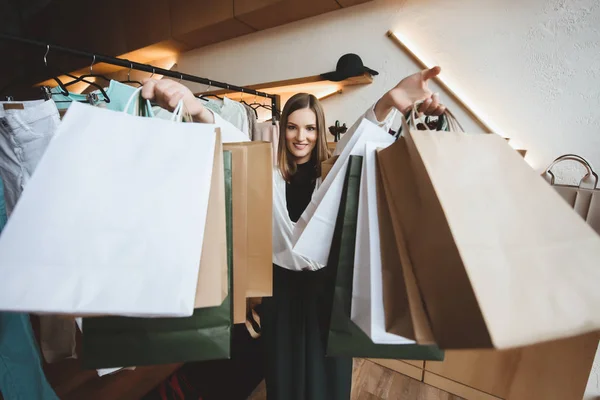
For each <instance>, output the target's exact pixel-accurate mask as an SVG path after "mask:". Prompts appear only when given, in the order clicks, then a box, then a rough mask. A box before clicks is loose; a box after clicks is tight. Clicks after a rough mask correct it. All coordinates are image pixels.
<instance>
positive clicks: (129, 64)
mask: <svg viewBox="0 0 600 400" xmlns="http://www.w3.org/2000/svg"><path fill="white" fill-rule="evenodd" d="M0 40H8V41H12V42H17V43H21V44H26V45H30V46H36V47H41V48H45V49H46V55H48V52H50V51H53V52H60V53H65V54H70V55H73V56H76V57H81V58H89V59H90V61H91V62H92V63H94V62H99V63H100V62H103V63H106V64H111V65H117V66H121V67H125V68H130V69H131V70H136V71H144V72H149V73H152V74H159V75H163V76H168V77H170V78H175V79H179V80H184V81H188V82H195V83H201V84H203V85H208V86H209V87H218V88H221V89H227V90H233V91H236V92H242V93H245V94H251V95H255V96H260V97H266V98H269V99H271V113H272V117H273V121H276V120H277V96H276V95H274V94H268V93H265V92H259V91H257V90H254V89H250V88H245V87H242V86H236V85H232V84H229V83H225V82H219V81H213V80H211V79H207V78H201V77H199V76H194V75H190V74H185V73H182V72H177V71H171V70H168V69H164V68H159V67H155V66H153V65H149V64H141V63H138V62H135V61H129V60H126V59H123V58H117V57H111V56H105V55H102V54H95V53H90V52H88V51H82V50H76V49H70V48H68V47H63V46H58V45H54V44H48V43H44V42H40V41H37V40H32V39H27V38H23V37H19V36H14V35H9V34H6V33H0Z"/></svg>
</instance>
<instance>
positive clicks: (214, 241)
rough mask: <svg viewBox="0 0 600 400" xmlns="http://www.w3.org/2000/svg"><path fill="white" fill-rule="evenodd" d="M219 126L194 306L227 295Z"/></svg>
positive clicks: (213, 303) (214, 303)
mask: <svg viewBox="0 0 600 400" xmlns="http://www.w3.org/2000/svg"><path fill="white" fill-rule="evenodd" d="M220 134H221V132H220V130H219V129H218V128H217V142H216V145H215V151H214V162H213V166H212V170H213V176H212V179H211V182H210V194H209V198H208V207H207V214H206V226H205V228H204V242H203V243H202V258H201V259H200V271H199V273H198V284H197V286H196V300H195V303H194V308H204V307H215V306H218V305H220V304H221V303H222V302H223V300H224V299H225V296H227V291H228V282H227V225H226V220H225V191H224V187H223V180H224V175H223V155H222V154H223V146H222V145H221V142H220V140H219V139H220Z"/></svg>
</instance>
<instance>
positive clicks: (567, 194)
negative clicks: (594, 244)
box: [544, 154, 600, 234]
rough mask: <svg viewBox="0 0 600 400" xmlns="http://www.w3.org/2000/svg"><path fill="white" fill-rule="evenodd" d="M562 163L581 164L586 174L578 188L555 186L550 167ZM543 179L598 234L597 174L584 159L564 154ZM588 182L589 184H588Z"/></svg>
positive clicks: (599, 232) (599, 213)
mask: <svg viewBox="0 0 600 400" xmlns="http://www.w3.org/2000/svg"><path fill="white" fill-rule="evenodd" d="M563 161H575V162H578V163H580V164H582V165H583V166H584V167H585V169H586V170H587V173H586V174H585V176H584V177H583V178H582V179H581V181H580V182H579V185H578V186H572V185H561V184H556V183H555V182H554V181H555V177H554V174H553V173H552V167H554V166H556V165H557V164H559V163H561V162H563ZM544 177H545V178H546V180H547V181H548V182H550V184H551V185H552V186H553V187H554V189H555V190H556V191H557V192H558V194H560V195H561V196H562V198H563V199H565V201H566V202H567V203H569V205H570V206H571V207H573V209H574V210H575V212H577V214H579V215H580V216H581V218H583V219H584V220H585V221H586V222H587V223H588V225H590V226H591V227H592V228H593V229H594V230H595V231H596V232H597V233H598V234H600V189H598V188H597V186H598V174H597V173H596V172H595V171H594V168H593V167H592V165H591V164H590V163H589V161H587V160H586V159H585V158H583V157H581V156H578V155H575V154H565V155H562V156H560V157H558V158H557V159H556V160H554V161H553V162H552V164H550V166H548V168H546V171H545V172H544ZM588 181H589V182H590V183H588Z"/></svg>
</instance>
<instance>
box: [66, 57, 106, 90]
mask: <svg viewBox="0 0 600 400" xmlns="http://www.w3.org/2000/svg"><path fill="white" fill-rule="evenodd" d="M93 57H94V58H93V60H92V64H91V65H90V73H89V74H84V75H80V76H78V77H76V78H75V79H73V80H72V81H70V82H67V83H66V84H65V86H70V85H73V84H75V83H77V82H81V81H83V82H86V83H88V81H87V80H85V78H100V79H104V80H105V81H106V82H110V79H109V78H107V77H106V76H104V75H100V74H95V73H94V64H95V63H96V55H95V54H94V56H93Z"/></svg>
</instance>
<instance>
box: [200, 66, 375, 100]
mask: <svg viewBox="0 0 600 400" xmlns="http://www.w3.org/2000/svg"><path fill="white" fill-rule="evenodd" d="M371 83H373V77H372V76H371V75H370V74H368V73H365V74H363V75H360V76H355V77H352V78H348V79H346V80H343V81H340V82H333V81H328V80H325V79H323V78H322V77H321V76H320V75H314V76H307V77H304V78H295V79H286V80H282V81H274V82H265V83H259V84H255V85H248V86H245V87H247V88H249V89H254V90H259V91H262V92H266V93H269V94H275V95H280V96H282V97H286V95H288V94H295V93H311V94H314V95H315V96H316V97H319V98H325V97H329V96H330V95H332V94H335V93H338V92H339V91H340V90H341V89H342V88H343V87H346V86H356V85H368V84H371ZM195 94H196V95H197V96H199V95H202V94H204V95H207V94H212V95H218V96H222V95H225V94H226V95H227V97H229V98H231V99H233V100H240V98H241V97H242V93H240V92H233V91H231V90H213V91H209V92H198V93H195ZM244 96H245V97H249V95H244Z"/></svg>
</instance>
